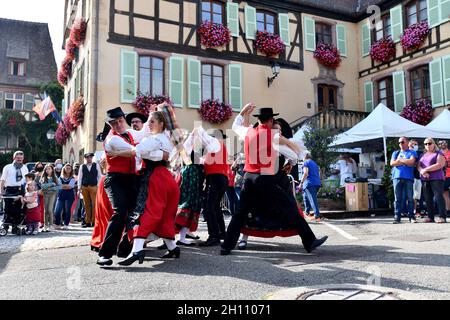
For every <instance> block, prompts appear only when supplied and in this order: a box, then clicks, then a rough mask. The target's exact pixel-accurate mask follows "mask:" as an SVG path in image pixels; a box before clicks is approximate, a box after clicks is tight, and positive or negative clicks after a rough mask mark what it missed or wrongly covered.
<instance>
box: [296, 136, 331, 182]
mask: <svg viewBox="0 0 450 320" xmlns="http://www.w3.org/2000/svg"><path fill="white" fill-rule="evenodd" d="M334 140H335V133H334V131H333V130H331V129H320V128H316V127H309V128H308V129H307V130H305V132H304V141H305V147H306V149H307V150H308V151H309V152H310V153H311V157H312V159H313V160H314V161H315V162H316V163H317V165H318V166H319V167H320V173H321V176H322V177H325V175H326V174H328V173H329V170H330V164H332V163H333V162H334V160H335V158H336V157H335V155H334V154H333V153H332V152H330V151H329V145H330V144H331V143H332V142H333V141H334Z"/></svg>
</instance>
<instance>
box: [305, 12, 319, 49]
mask: <svg viewBox="0 0 450 320" xmlns="http://www.w3.org/2000/svg"><path fill="white" fill-rule="evenodd" d="M303 21H304V28H305V50H308V51H314V50H316V22H315V21H314V20H313V19H311V18H309V17H306V16H305V19H304V20H303Z"/></svg>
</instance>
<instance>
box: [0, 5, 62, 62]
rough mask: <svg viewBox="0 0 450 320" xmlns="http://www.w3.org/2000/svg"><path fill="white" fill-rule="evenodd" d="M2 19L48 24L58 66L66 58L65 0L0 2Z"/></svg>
mask: <svg viewBox="0 0 450 320" xmlns="http://www.w3.org/2000/svg"><path fill="white" fill-rule="evenodd" d="M0 17H1V18H7V19H15V20H25V21H33V22H44V23H48V27H49V30H50V35H51V37H52V42H53V51H54V52H55V59H56V64H57V66H58V68H59V64H60V62H61V61H62V59H63V58H64V56H65V52H64V51H63V50H62V49H61V45H62V38H63V24H64V0H0Z"/></svg>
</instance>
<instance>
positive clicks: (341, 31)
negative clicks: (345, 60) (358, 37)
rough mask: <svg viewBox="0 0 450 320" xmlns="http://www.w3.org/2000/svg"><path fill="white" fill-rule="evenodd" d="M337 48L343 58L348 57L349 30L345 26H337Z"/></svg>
mask: <svg viewBox="0 0 450 320" xmlns="http://www.w3.org/2000/svg"><path fill="white" fill-rule="evenodd" d="M336 40H337V48H338V50H339V53H340V54H341V56H344V57H346V56H347V28H346V27H345V26H344V25H343V24H338V25H336Z"/></svg>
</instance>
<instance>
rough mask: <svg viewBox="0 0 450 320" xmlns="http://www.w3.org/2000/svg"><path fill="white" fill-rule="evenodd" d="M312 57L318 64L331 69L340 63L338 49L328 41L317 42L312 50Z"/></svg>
mask: <svg viewBox="0 0 450 320" xmlns="http://www.w3.org/2000/svg"><path fill="white" fill-rule="evenodd" d="M314 58H316V60H317V61H318V62H319V63H320V64H322V65H324V66H325V67H328V68H332V69H336V68H337V67H339V65H340V64H341V56H340V54H339V50H338V49H337V48H336V46H335V45H334V44H330V43H319V44H318V45H317V48H316V50H315V51H314Z"/></svg>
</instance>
